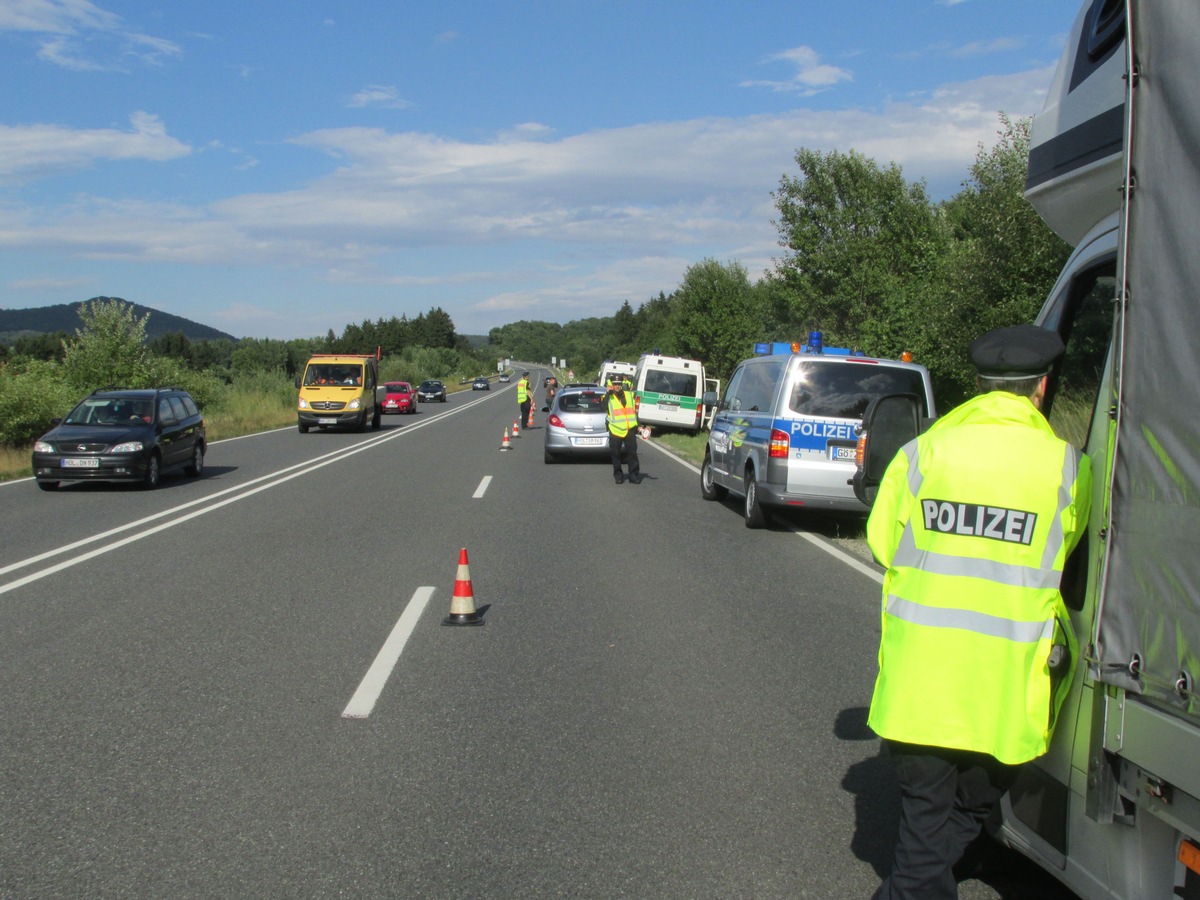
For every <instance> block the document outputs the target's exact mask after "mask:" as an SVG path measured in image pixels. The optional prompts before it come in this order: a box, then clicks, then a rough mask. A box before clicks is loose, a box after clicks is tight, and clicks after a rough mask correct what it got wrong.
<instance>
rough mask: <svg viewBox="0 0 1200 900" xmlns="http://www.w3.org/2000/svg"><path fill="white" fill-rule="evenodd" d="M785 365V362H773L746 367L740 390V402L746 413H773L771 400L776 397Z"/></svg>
mask: <svg viewBox="0 0 1200 900" xmlns="http://www.w3.org/2000/svg"><path fill="white" fill-rule="evenodd" d="M783 365H784V363H783V362H775V361H774V360H772V361H771V362H766V363H760V364H758V365H753V366H746V374H745V376H744V377H743V378H742V384H741V386H740V387H739V388H738V400H740V401H741V408H742V410H743V411H744V412H750V411H756V412H772V409H771V400H772V399H773V398H774V396H775V385H776V383H777V382H778V381H779V375H780V370H781V369H782V368H783Z"/></svg>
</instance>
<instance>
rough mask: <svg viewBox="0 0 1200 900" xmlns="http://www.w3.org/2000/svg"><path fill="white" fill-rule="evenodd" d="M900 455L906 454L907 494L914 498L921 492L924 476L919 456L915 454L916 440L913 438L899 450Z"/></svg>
mask: <svg viewBox="0 0 1200 900" xmlns="http://www.w3.org/2000/svg"><path fill="white" fill-rule="evenodd" d="M900 452H901V453H907V454H908V492H909V493H910V494H912V495H913V496H914V497H915V496H917V494H919V493H920V492H921V484H922V483H923V482H924V481H925V475H924V474H923V473H922V472H921V455H920V453H918V452H917V439H916V438H913V439H912V440H911V441H909V442H908V443H907V444H905V445H904V446H903V447H901V448H900Z"/></svg>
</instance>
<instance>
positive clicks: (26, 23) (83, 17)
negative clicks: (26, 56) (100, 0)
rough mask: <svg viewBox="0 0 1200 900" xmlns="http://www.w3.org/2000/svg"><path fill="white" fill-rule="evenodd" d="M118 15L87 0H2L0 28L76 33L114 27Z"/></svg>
mask: <svg viewBox="0 0 1200 900" xmlns="http://www.w3.org/2000/svg"><path fill="white" fill-rule="evenodd" d="M120 21H121V17H120V16H117V15H114V14H113V13H110V12H106V11H105V10H102V9H100V8H99V7H97V6H96V5H95V4H93V3H90V2H88V0H4V2H3V3H0V31H31V32H37V33H43V34H77V33H78V32H79V31H89V30H93V29H95V30H103V29H110V28H116V27H117V25H118V23H119V22H120Z"/></svg>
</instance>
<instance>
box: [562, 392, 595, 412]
mask: <svg viewBox="0 0 1200 900" xmlns="http://www.w3.org/2000/svg"><path fill="white" fill-rule="evenodd" d="M558 408H559V410H561V411H562V412H582V413H588V412H599V413H602V412H604V411H605V410H604V395H603V394H601V393H600V392H599V391H579V392H578V393H571V394H559V395H558Z"/></svg>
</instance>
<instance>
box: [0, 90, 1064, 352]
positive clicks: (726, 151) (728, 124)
mask: <svg viewBox="0 0 1200 900" xmlns="http://www.w3.org/2000/svg"><path fill="white" fill-rule="evenodd" d="M1050 74H1051V73H1050V70H1049V69H1043V70H1035V71H1030V72H1023V73H1018V74H1016V75H1012V76H1007V77H990V78H982V79H978V80H975V81H970V82H965V83H960V84H946V85H943V86H942V87H941V88H939V89H938V90H937V91H936V92H932V93H930V94H928V95H925V96H922V97H919V98H916V99H911V100H909V101H907V102H903V103H899V102H897V103H892V104H889V105H887V106H885V107H882V108H877V109H850V110H839V111H833V110H810V109H795V110H792V111H789V112H787V113H782V114H777V115H757V116H749V117H742V118H705V119H693V120H687V121H678V122H656V123H650V124H643V125H636V126H630V127H626V128H617V129H606V130H596V131H590V132H585V133H581V134H574V135H568V136H563V137H558V136H555V135H554V134H553V133H552V132H549V131H548V129H547V128H546V127H545V126H542V125H537V124H531V123H525V124H523V125H516V126H514V127H513V128H512V129H511V130H508V131H506V132H505V133H503V134H502V135H500V136H497V137H496V138H495V139H493V140H491V141H476V142H472V141H465V140H454V139H450V138H447V137H442V136H439V135H434V134H423V133H418V132H389V131H386V130H384V129H377V128H337V129H325V130H317V131H312V132H309V133H307V134H304V135H300V136H298V137H296V138H294V139H293V141H292V143H293V144H295V145H296V146H298V147H302V148H308V149H309V150H312V151H316V152H318V153H322V154H327V155H328V156H329V157H330V158H331V159H332V160H335V162H331V164H330V166H329V168H328V171H327V173H326V174H325V175H323V176H321V177H318V178H315V179H313V180H311V181H309V182H307V183H303V184H296V185H293V186H292V187H291V188H290V189H288V190H281V191H274V192H262V193H250V194H240V195H234V196H229V197H225V198H214V199H212V200H210V201H209V202H207V203H204V204H200V205H187V204H182V203H175V204H164V203H149V202H145V201H142V200H137V199H121V198H116V199H110V198H103V197H95V196H94V197H91V198H87V197H83V198H79V197H76V198H74V199H73V200H72V201H71V202H70V203H64V204H62V205H60V206H57V207H54V206H48V205H46V204H39V205H38V206H36V207H33V206H30V207H23V206H21V205H20V204H19V203H18V202H16V201H10V202H9V203H7V204H3V205H0V247H7V248H16V247H19V248H23V249H26V248H27V249H29V250H31V251H35V250H55V251H59V252H65V253H66V255H67V256H69V257H74V258H76V259H79V258H84V259H94V260H108V261H129V262H135V263H162V262H169V263H183V264H188V265H197V266H199V265H205V266H231V265H233V266H264V265H265V266H272V267H277V268H279V269H281V270H283V269H303V270H308V271H309V272H315V273H317V274H318V276H319V277H322V278H325V279H327V280H328V281H330V282H332V283H336V284H339V285H364V286H371V285H376V286H377V285H392V286H396V287H401V288H404V287H408V288H411V289H412V291H413V292H414V293H413V295H414V296H415V295H419V296H422V297H425V296H429V297H434V298H442V297H448V298H452V300H453V303H457V304H458V308H459V309H464V310H469V311H470V318H465V319H463V321H462V322H460V321H459V317H458V316H457V315H455V321H456V324H458V325H459V327H460V330H466V331H470V330H471V329H472V328H473V327H474V326H473V325H471V324H469V323H471V322H480V323H483V322H489V321H490V322H494V321H496V315H495V313H496V311H498V310H504V311H510V312H511V311H525V310H528V311H529V313H528V315H534V314H535V313H536V317H537V318H545V319H551V320H557V321H564V320H566V319H567V318H572V317H578V316H582V315H607V314H610V313H611V311H612V309H614V308H615V305H617V304H619V303H620V302H621V300H622V299H629V300H630V301H631V302H633V303H635V304H636V303H638V302H641V301H643V300H645V299H646V298H647V297H649V296H653V295H655V294H657V293H658V291H659V290H668V291H669V290H671V289H673V287H674V286H675V285H677V284H678V282H679V279H680V278H681V277H682V274H683V272H684V270H685V269H686V267H687V266H688V265H690V264H691V263H693V262H696V261H698V260H699V259H701V258H703V257H705V256H712V257H714V258H718V259H721V260H723V261H724V260H730V259H738V260H739V261H741V262H742V263H743V264H744V265H745V266H746V268H747V269H748V270H749V271H750V272H751V273H754V274H757V273H759V272H761V271H762V270H763V269H764V268H766V267H768V266H769V265H770V259H771V257H772V256H776V255H778V254H779V253H780V252H781V251H780V250H779V247H778V244H777V237H778V236H777V234H776V233H775V229H774V226H773V225H772V224H771V220H772V219H773V218H774V207H773V202H772V199H771V192H772V191H773V190H774V189H775V188H776V187H778V184H779V179H780V177H781V176H782V175H783V174H784V173H787V174H795V162H794V153H795V150H796V149H797V148H798V147H808V148H812V149H815V150H820V151H828V150H832V149H839V150H848V149H851V148H853V149H856V150H858V151H859V152H862V153H864V154H866V155H868V156H870V157H873V158H875V159H877V160H878V161H879V162H880V163H881V164H887V163H890V162H893V161H894V162H896V163H898V164H899V165H901V166H902V168H903V170H904V174H905V176H906V177H907V178H908V179H909V180H914V181H915V180H917V179H921V178H924V179H926V180H927V181H928V182H929V184H930V189H931V194H932V195H933V197H934V198H935V199H939V198H942V197H947V196H950V195H951V194H953V193H955V192H956V191H957V190H958V188H959V185H960V183H961V182H962V180H963V179H964V178H965V177H966V175H967V172H968V169H969V166H970V165H971V163H972V161H973V160H974V158H975V155H976V152H977V150H978V147H979V145H980V144H983V145H985V146H990V145H992V144H993V143H994V142H995V139H996V133H997V131H998V130H999V127H1000V125H999V121H998V118H997V112H998V111H1005V112H1007V113H1009V114H1010V115H1013V116H1022V115H1029V114H1032V113H1034V112H1036V111H1037V110H1038V109H1039V108H1040V106H1041V102H1042V98H1043V97H1044V89H1045V86H1046V85H1047V84H1048V83H1049V81H1050ZM131 123H132V130H131V131H117V130H111V129H105V130H96V131H71V130H69V129H65V128H61V127H58V126H52V125H38V126H26V127H20V128H16V127H3V126H0V179H2V178H5V177H7V178H8V179H9V180H14V179H18V178H26V179H27V178H30V177H32V176H33V175H35V174H45V172H46V171H47V170H49V169H64V168H81V167H84V166H88V165H92V164H94V163H95V162H97V161H100V160H114V159H132V158H137V159H150V160H165V159H172V158H175V157H178V156H182V155H184V154H186V153H188V152H190V148H189V147H187V145H185V144H182V143H181V142H179V141H177V140H175V139H173V138H171V137H170V136H169V135H168V134H167V131H166V128H165V127H164V125H163V123H162V122H161V120H159V119H158V118H157V117H156V116H153V115H149V114H146V113H138V114H135V116H133V117H131ZM231 152H232V151H231ZM497 261H501V262H500V263H499V265H497ZM498 269H499V270H501V271H497V270H498ZM504 269H507V270H508V272H507V276H506V273H505V272H504V271H503V270H504ZM485 285H490V286H491V287H490V288H489V287H485ZM405 293H406V294H408V293H409V292H407V291H406V292H405ZM606 304H607V305H606ZM447 308H449V307H447ZM346 314H347V315H349V313H348V312H347V313H346ZM357 314H358V313H357V312H356V315H357ZM378 314H379V312H378V311H374V310H364V311H363V312H362V315H363V316H367V315H369V316H372V317H374V316H376V315H378ZM351 318H353V316H352V317H351ZM225 327H226V328H227V329H228V328H229V327H233V324H232V322H231V323H230V325H227V326H225ZM273 330H274V329H273ZM323 331H324V328H323V327H322V328H317V329H315V330H312V331H311V333H319V332H323ZM246 333H250V332H246ZM297 333H303V332H297Z"/></svg>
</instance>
